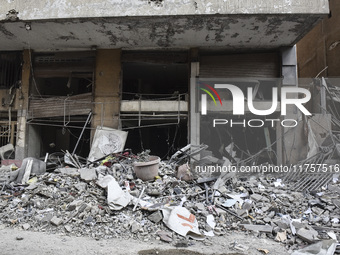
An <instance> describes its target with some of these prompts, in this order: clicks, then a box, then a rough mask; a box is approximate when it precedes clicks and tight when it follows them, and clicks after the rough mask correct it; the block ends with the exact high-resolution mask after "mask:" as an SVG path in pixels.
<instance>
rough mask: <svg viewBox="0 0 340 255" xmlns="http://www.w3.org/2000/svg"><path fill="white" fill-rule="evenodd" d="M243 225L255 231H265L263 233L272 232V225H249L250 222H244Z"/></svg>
mask: <svg viewBox="0 0 340 255" xmlns="http://www.w3.org/2000/svg"><path fill="white" fill-rule="evenodd" d="M243 227H244V228H245V229H247V230H251V231H257V232H265V233H272V232H273V227H272V226H270V225H251V224H244V225H243Z"/></svg>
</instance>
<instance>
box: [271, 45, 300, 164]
mask: <svg viewBox="0 0 340 255" xmlns="http://www.w3.org/2000/svg"><path fill="white" fill-rule="evenodd" d="M281 59H282V76H283V80H282V86H298V78H297V56H296V46H293V47H284V48H282V49H281ZM296 97H298V95H296ZM284 119H294V120H296V121H297V122H298V125H297V126H296V127H292V128H282V129H281V132H283V133H282V140H281V141H282V149H283V151H282V154H281V155H282V163H284V164H295V163H297V162H298V161H300V160H302V159H304V158H305V157H306V151H305V141H304V129H303V115H302V113H301V112H300V110H299V109H297V107H296V106H295V105H291V106H287V115H286V116H284ZM278 152H279V153H281V152H280V151H279V150H278Z"/></svg>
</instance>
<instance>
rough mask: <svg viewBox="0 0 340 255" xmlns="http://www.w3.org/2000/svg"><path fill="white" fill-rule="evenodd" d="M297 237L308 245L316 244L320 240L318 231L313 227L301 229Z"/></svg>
mask: <svg viewBox="0 0 340 255" xmlns="http://www.w3.org/2000/svg"><path fill="white" fill-rule="evenodd" d="M296 235H297V236H298V237H300V238H301V239H302V240H304V241H306V242H308V243H314V242H316V241H319V240H320V239H319V238H318V231H316V230H315V229H313V228H312V227H308V228H300V229H299V230H298V232H297V233H296Z"/></svg>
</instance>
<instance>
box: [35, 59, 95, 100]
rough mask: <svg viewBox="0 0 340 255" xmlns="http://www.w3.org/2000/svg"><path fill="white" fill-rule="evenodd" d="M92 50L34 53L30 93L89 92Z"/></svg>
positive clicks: (92, 63)
mask: <svg viewBox="0 0 340 255" xmlns="http://www.w3.org/2000/svg"><path fill="white" fill-rule="evenodd" d="M94 70H95V54H94V52H58V53H36V54H35V55H34V66H33V81H32V83H33V86H31V87H32V91H31V94H32V95H38V96H72V95H79V94H84V93H89V92H92V87H93V76H94Z"/></svg>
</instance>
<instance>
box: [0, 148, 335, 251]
mask: <svg viewBox="0 0 340 255" xmlns="http://www.w3.org/2000/svg"><path fill="white" fill-rule="evenodd" d="M147 159H148V152H147V151H146V152H144V153H142V154H140V155H134V154H132V153H131V152H129V151H125V152H123V153H116V154H111V155H109V156H108V157H106V158H105V159H101V160H98V161H97V162H95V163H92V164H88V165H85V164H84V165H82V167H81V168H76V167H74V166H70V165H67V164H65V163H64V164H62V165H60V166H59V167H57V168H55V169H53V170H51V169H49V170H47V171H46V172H45V173H43V174H41V173H39V174H40V175H37V174H35V171H32V172H31V175H30V177H29V180H28V182H27V183H24V184H22V183H21V182H20V180H19V182H14V181H9V179H8V177H9V176H10V173H11V172H12V171H13V170H12V169H11V168H12V167H11V166H2V167H1V168H0V183H1V186H0V187H1V197H0V227H10V228H18V229H23V230H30V231H40V232H48V233H64V234H67V235H71V236H90V237H92V238H95V239H110V238H126V239H128V238H132V239H139V240H143V241H152V240H161V241H164V242H168V243H172V244H173V245H177V244H178V243H180V242H186V241H189V242H190V243H192V244H193V243H194V242H201V241H198V239H199V237H202V236H203V238H204V240H203V241H202V242H207V243H208V242H209V239H211V238H214V236H223V235H224V234H226V233H227V232H229V233H230V232H239V231H245V232H247V233H248V234H249V235H250V236H251V237H252V238H256V237H264V236H267V237H268V238H270V239H273V240H275V241H277V242H280V243H282V245H284V246H285V247H286V248H287V250H290V251H292V250H297V249H301V248H303V247H305V246H307V245H310V244H313V243H316V242H319V241H320V240H325V239H331V236H333V237H334V236H335V237H336V238H339V233H340V223H339V215H340V199H339V195H340V183H339V179H338V177H339V174H336V173H335V174H333V179H332V180H331V182H329V183H328V184H327V185H324V186H323V187H321V188H320V189H319V190H309V191H308V190H304V191H303V192H298V191H295V190H294V189H291V188H290V186H291V185H290V184H289V183H284V181H281V178H280V176H278V174H257V175H254V174H242V175H240V174H233V175H227V174H225V173H222V174H221V176H218V175H216V176H215V175H214V174H210V175H209V176H208V175H205V176H196V175H195V173H192V175H190V176H192V178H189V179H186V180H188V181H184V180H181V179H179V178H178V177H179V175H178V173H177V168H178V167H180V169H188V168H190V167H189V165H188V164H186V165H185V166H183V167H181V166H182V164H180V165H179V164H177V162H176V160H171V161H172V162H170V163H169V162H165V161H161V162H160V164H159V171H158V176H156V177H155V179H154V180H153V181H145V182H144V181H142V180H140V179H137V178H136V176H135V173H134V169H133V163H134V162H138V161H147ZM181 171H183V170H181ZM186 177H188V176H186ZM198 177H199V179H198ZM110 190H111V191H110ZM112 190H113V191H112ZM110 192H114V194H113V193H112V194H109V193H110ZM117 192H118V193H117ZM119 192H120V193H119ZM117 194H121V195H119V196H118V197H116V198H115V197H114V196H115V195H117ZM110 199H111V200H110ZM126 199H127V200H126ZM109 201H111V202H109ZM181 207H183V208H182V209H181ZM184 208H185V209H184ZM183 210H185V211H188V215H184V214H183V215H181V214H180V213H177V216H176V217H178V219H179V220H180V221H182V222H184V223H183V224H184V225H183V224H182V225H181V224H180V226H176V222H175V223H174V222H172V223H171V217H173V216H172V215H171V212H172V211H177V212H178V211H183ZM164 213H167V216H166V217H167V218H165V214H164ZM196 220H197V223H198V231H199V232H198V233H193V232H190V231H188V230H189V229H191V228H192V226H193V225H190V224H194V222H196ZM177 221H178V220H177ZM186 224H187V225H186ZM177 225H178V224H177ZM189 225H190V226H189ZM181 226H187V227H188V226H189V227H188V228H187V230H186V229H185V228H181ZM179 228H180V229H179ZM178 233H180V234H178ZM198 234H201V236H200V235H198ZM196 240H197V241H196ZM234 246H235V247H234V248H235V250H242V245H241V244H238V245H234Z"/></svg>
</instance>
